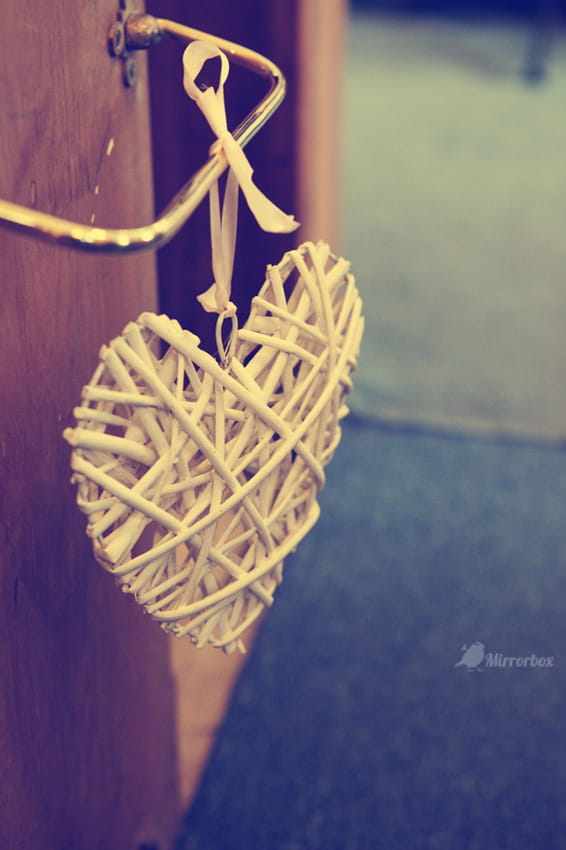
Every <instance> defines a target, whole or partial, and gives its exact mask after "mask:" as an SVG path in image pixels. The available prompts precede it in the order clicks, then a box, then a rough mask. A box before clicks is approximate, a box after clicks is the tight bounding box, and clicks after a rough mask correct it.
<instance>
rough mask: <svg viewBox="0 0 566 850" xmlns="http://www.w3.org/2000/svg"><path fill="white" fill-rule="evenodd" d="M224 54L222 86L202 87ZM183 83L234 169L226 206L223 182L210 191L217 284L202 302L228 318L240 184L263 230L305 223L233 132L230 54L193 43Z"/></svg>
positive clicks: (214, 148) (231, 308)
mask: <svg viewBox="0 0 566 850" xmlns="http://www.w3.org/2000/svg"><path fill="white" fill-rule="evenodd" d="M216 57H220V79H219V82H218V89H217V90H216V91H215V90H214V88H212V87H209V88H206V89H204V91H203V90H202V89H200V88H199V87H198V86H197V84H196V82H195V80H196V78H197V77H198V75H199V73H200V71H201V70H202V67H203V65H204V63H205V62H206V61H207V59H213V58H216ZM183 67H184V76H183V85H184V87H185V91H186V92H187V94H188V95H189V97H190V98H191V99H192V100H194V101H195V103H196V104H197V106H198V107H199V109H200V110H201V112H202V113H203V115H204V117H205V118H206V120H207V121H208V124H209V126H210V128H211V130H212V131H213V133H214V134H215V136H216V139H217V140H216V142H214V144H213V145H212V147H211V149H210V153H211V154H215V153H217V152H218V150H219V149H222V150H223V151H224V154H225V156H226V159H227V161H228V165H229V170H228V178H227V181H226V189H225V192H224V200H223V203H222V211H221V210H220V196H219V191H218V181H216V182H215V183H214V184H213V186H212V187H211V189H210V232H211V242H212V271H213V274H214V283H213V284H212V286H211V287H210V288H209V289H208V290H207V291H206V292H204V293H203V294H202V295H199V297H198V300H199V301H200V303H201V305H202V306H203V307H204V309H205V310H206V311H207V312H211V313H213V312H217V313H219V314H221V315H223V316H224V317H231V316H234V315H235V312H236V307H235V305H234V304H233V303H232V302H231V301H230V290H231V282H232V271H233V268H234V253H235V248H236V229H237V224H238V187H239V188H240V189H241V190H242V192H243V194H244V197H245V199H246V201H247V203H248V206H249V208H250V210H251V212H252V214H253V215H254V217H255V219H256V221H257V223H258V224H259V226H260V227H261V228H262V230H267V231H269V232H270V233H291V232H292V231H293V230H296V229H297V227H299V222H298V221H295V218H294V217H293V216H292V215H287V214H286V213H284V212H283V211H282V210H280V209H279V207H277V206H275V204H274V203H272V202H271V201H270V200H269V198H267V197H266V196H265V195H264V194H263V192H261V191H260V190H259V189H258V188H257V186H256V185H255V184H254V182H253V180H252V176H253V169H252V167H251V165H250V163H249V161H248V158H247V157H246V155H245V153H244V151H243V150H242V148H241V147H240V145H239V144H238V143H237V141H236V140H235V139H234V137H233V136H232V134H231V133H230V131H229V130H228V124H227V118H226V107H225V104H224V83H225V82H226V80H227V78H228V71H229V67H230V65H229V62H228V59H227V57H226V56H225V54H224V53H223V52H222V51H221V50H220V49H219V48H218V47H216V45H214V44H212V43H211V42H209V41H193V42H192V43H191V44H189V46H188V47H187V49H186V50H185V52H184V54H183Z"/></svg>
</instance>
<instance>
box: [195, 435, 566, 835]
mask: <svg viewBox="0 0 566 850" xmlns="http://www.w3.org/2000/svg"><path fill="white" fill-rule="evenodd" d="M565 504H566V454H564V453H560V452H558V451H556V450H550V449H545V448H540V447H533V446H528V445H519V444H505V443H497V442H489V441H482V440H467V439H460V438H452V439H451V438H440V437H435V436H432V435H426V434H418V433H413V434H401V433H396V432H394V431H389V432H387V431H383V430H379V429H377V428H375V427H371V426H370V427H367V426H363V425H356V423H355V422H347V424H346V425H345V429H344V436H343V440H342V444H341V446H340V450H339V451H338V452H337V455H336V458H335V459H334V461H333V462H332V464H331V465H330V467H329V471H328V483H327V486H326V488H325V490H324V491H323V493H322V494H321V505H322V516H321V519H320V521H319V523H318V525H317V526H316V527H315V529H314V530H313V531H312V532H311V534H310V535H309V536H308V537H307V538H306V539H305V540H304V541H303V542H302V544H301V545H300V547H299V549H298V550H297V553H296V554H295V555H294V556H293V558H292V559H290V560H289V562H288V564H287V566H286V572H285V577H284V582H283V585H282V586H281V588H280V589H279V593H278V597H277V600H276V603H275V605H274V607H273V609H272V611H271V612H270V614H269V616H268V618H267V619H266V621H265V623H264V625H263V626H262V629H261V631H260V634H259V637H258V640H257V643H256V646H255V648H254V651H253V653H252V655H251V658H250V661H249V662H248V665H247V666H246V668H245V670H244V673H243V675H242V677H241V679H240V681H239V683H238V686H237V688H236V692H235V695H234V699H233V703H232V706H231V709H230V711H229V713H228V716H227V719H226V722H225V725H224V728H223V729H222V731H221V733H220V735H219V738H218V741H217V745H216V748H215V751H214V753H213V756H212V758H211V760H210V762H209V765H208V768H207V770H206V773H205V777H204V780H203V782H202V785H201V788H200V791H199V793H198V795H197V798H196V800H195V803H194V805H193V807H192V809H191V811H190V813H189V814H188V817H187V822H186V825H185V832H184V835H183V837H182V839H181V840H180V841H179V850H255V849H256V848H257V850H370V848H371V850H376V849H377V848H387V850H412V848H415V850H456V849H457V848H458V849H459V848H462V850H463V848H465V850H506V848H509V850H511V848H513V850H527V848H528V850H531V848H533V850H534V849H535V848H536V850H539V848H545V850H553V849H554V848H557V849H558V848H563V847H564V835H566V799H565V798H564V793H563V789H564V787H565V786H566V757H565V756H564V748H563V735H564V723H563V717H564V697H565V693H566V690H565V684H566V654H565V652H564V650H565V647H566V623H565V620H564V598H565V594H566V571H565V570H564V567H565V566H566V532H565V530H564V505H565ZM475 641H480V642H482V643H483V644H484V645H485V652H486V653H490V654H491V657H492V658H494V657H495V655H496V653H501V654H502V656H507V657H515V658H516V657H520V658H523V657H527V658H531V657H532V656H535V657H536V659H537V662H538V659H539V658H543V659H547V658H551V659H552V660H553V666H550V667H547V666H545V667H541V666H538V663H537V666H536V667H531V666H529V667H524V666H523V667H517V666H513V667H510V666H507V667H505V668H502V667H494V666H491V667H489V666H488V664H487V658H488V656H487V655H486V657H485V659H484V661H482V663H481V664H480V665H479V667H477V668H476V669H473V670H471V671H468V670H467V669H466V667H465V666H460V667H456V666H455V665H456V663H457V662H458V661H459V660H460V658H461V656H462V651H463V647H464V646H470V644H472V643H473V642H475ZM529 663H531V662H529Z"/></svg>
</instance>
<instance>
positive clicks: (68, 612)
mask: <svg viewBox="0 0 566 850" xmlns="http://www.w3.org/2000/svg"><path fill="white" fill-rule="evenodd" d="M117 5H118V4H117V3H115V2H113V0H89V2H85V0H82V2H70V0H63V2H60V3H55V4H38V3H33V2H31V0H28V2H25V0H24V2H21V0H19V2H16V0H5V2H4V3H3V7H2V13H3V14H2V27H1V28H0V55H1V56H2V63H1V70H0V163H1V165H0V197H3V198H6V199H8V200H11V201H14V202H17V203H20V204H25V205H30V206H37V207H38V208H40V209H42V210H44V211H46V212H51V213H55V214H57V215H61V216H64V217H66V218H71V219H76V220H80V221H83V222H89V221H94V222H95V223H97V224H100V225H108V226H115V225H124V226H129V225H135V224H142V223H144V222H147V221H149V220H150V219H151V217H152V213H153V208H152V204H153V198H152V179H151V152H150V132H149V122H148V97H147V78H146V72H145V57H141V58H139V59H138V70H139V76H138V81H137V83H136V85H135V87H134V88H132V89H126V88H125V87H124V86H123V84H122V80H121V68H120V62H119V61H117V60H113V59H111V58H110V57H109V55H108V52H107V47H106V33H107V29H108V27H109V25H110V23H111V22H112V21H113V20H114V18H115V16H116V11H117ZM0 283H1V292H2V298H1V308H0V317H1V318H0V322H1V332H0V395H1V404H0V458H1V461H0V462H1V470H2V487H1V489H0V502H1V509H0V823H1V827H0V830H1V839H0V843H1V844H2V847H3V848H7V850H16V848H18V850H19V848H23V847H28V848H34V850H54V848H57V850H64V848H69V850H71V848H73V850H74V848H79V847H80V848H81V850H87V848H92V850H95V848H96V850H100V848H102V847H113V848H114V847H115V848H118V847H119V848H138V847H142V846H146V847H147V846H150V845H151V846H155V847H165V846H167V843H168V841H169V836H170V832H171V827H172V824H173V819H174V816H175V814H176V804H177V799H176V778H175V742H174V708H173V695H172V683H171V677H170V673H169V667H168V655H167V642H166V639H165V636H164V635H162V634H161V632H160V630H159V629H157V628H156V627H155V624H153V623H152V622H151V621H150V620H149V619H148V618H147V617H145V616H144V615H143V614H142V613H141V611H140V610H139V609H138V607H137V606H136V604H135V603H134V601H133V600H132V599H130V598H127V597H125V596H122V595H121V594H120V593H119V592H117V590H116V588H115V587H114V583H113V581H112V579H111V578H110V577H109V576H107V575H106V574H105V573H104V572H103V571H102V570H101V569H100V567H99V566H98V565H96V564H95V562H94V560H93V558H92V554H91V550H90V544H89V542H88V541H87V539H86V536H85V533H84V528H85V520H84V518H83V517H82V516H81V515H80V513H79V512H78V510H77V508H76V506H75V504H74V489H73V488H72V487H71V485H70V483H69V477H70V471H69V449H68V447H67V446H66V445H65V443H64V442H63V440H62V438H61V431H62V429H63V427H64V426H66V425H68V424H70V423H71V411H72V408H73V406H74V405H75V404H77V403H79V401H80V390H81V387H82V385H83V383H86V381H87V380H88V379H89V377H90V375H91V373H92V371H93V370H94V367H95V365H96V359H97V351H98V348H99V347H100V345H101V344H102V343H103V342H105V341H107V340H108V339H110V338H111V337H112V336H114V335H115V334H116V333H117V332H119V331H120V330H121V328H122V326H123V325H124V324H125V323H126V322H127V321H128V320H130V319H132V318H135V317H136V316H137V315H138V313H139V312H140V311H141V310H144V309H152V308H154V307H155V305H156V275H155V258H154V256H152V255H138V256H133V257H130V258H124V259H118V258H115V257H110V258H102V257H98V256H94V255H84V254H79V253H75V252H71V251H70V250H67V249H62V248H59V247H54V246H49V245H45V244H41V243H39V242H35V241H33V240H31V239H28V238H24V237H22V236H19V235H14V234H12V233H9V232H8V231H4V232H2V231H0ZM151 842H153V845H152V844H151Z"/></svg>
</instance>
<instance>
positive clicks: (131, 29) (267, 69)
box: [0, 14, 285, 254]
mask: <svg viewBox="0 0 566 850" xmlns="http://www.w3.org/2000/svg"><path fill="white" fill-rule="evenodd" d="M124 33H125V44H126V46H127V48H128V49H131V50H138V49H143V48H147V47H150V46H151V45H152V44H155V43H156V42H157V41H159V40H160V39H161V38H162V37H164V36H166V35H170V36H174V37H176V38H179V39H181V40H183V41H186V42H191V41H196V40H198V39H206V40H207V41H211V42H213V43H214V44H215V45H216V46H217V47H219V48H220V49H221V50H222V51H223V52H224V53H226V55H227V56H228V57H229V58H230V59H231V60H232V61H233V62H235V63H236V64H238V65H242V66H244V67H246V68H248V69H249V70H251V71H253V72H255V73H256V74H259V75H261V76H264V77H266V78H267V79H268V80H269V82H270V88H269V91H268V93H267V94H266V95H265V96H264V97H263V99H262V100H261V101H260V102H259V103H258V105H257V106H256V107H255V108H254V109H252V111H251V112H250V113H249V114H248V115H247V116H246V117H245V118H244V120H243V121H242V122H241V123H240V124H239V125H238V127H237V128H236V129H235V130H234V131H233V133H232V135H233V137H234V139H235V140H236V141H237V142H238V144H239V145H240V146H241V147H242V148H243V147H244V146H245V145H246V144H247V143H248V142H249V141H250V139H252V138H253V136H255V134H256V133H257V132H258V130H260V129H261V127H263V125H264V124H265V123H266V121H267V120H268V119H269V118H270V117H271V115H272V114H273V113H274V112H275V110H276V109H277V107H278V106H279V105H280V103H281V101H282V100H283V98H284V97H285V78H284V76H283V74H282V73H281V71H280V70H279V68H278V67H277V65H275V64H274V63H273V62H271V61H270V60H269V59H266V57H265V56H262V55H261V54H259V53H256V52H255V51H253V50H249V49H248V48H246V47H242V46H241V45H238V44H234V43H232V42H230V41H226V40H225V39H223V38H218V37H216V36H213V35H209V34H208V33H204V32H201V31H200V30H196V29H193V28H192V27H187V26H184V25H182V24H177V23H175V22H174V21H169V20H166V19H164V18H154V17H153V16H151V15H145V14H134V15H131V16H130V17H129V18H127V19H126V20H125V21H124ZM227 167H228V163H227V161H226V157H225V155H224V153H223V151H222V149H220V150H218V152H217V153H214V154H213V155H211V156H210V157H209V159H208V161H207V162H206V163H205V164H204V165H203V166H202V167H201V168H200V169H199V170H198V171H197V172H196V174H194V175H193V176H192V177H191V178H190V179H189V180H188V181H187V182H186V183H185V184H184V186H182V187H181V189H179V191H178V192H177V194H176V195H175V196H174V198H173V199H172V200H171V201H170V202H169V203H168V204H167V206H166V207H165V209H164V210H163V212H162V213H161V214H160V215H159V217H158V218H156V219H155V221H153V222H151V224H147V225H144V226H141V227H128V228H105V227H95V226H94V225H92V224H80V223H78V222H74V221H68V220H66V219H63V218H58V217H57V216H54V215H50V214H49V213H44V212H40V211H38V210H35V209H31V208H29V207H23V206H20V205H19V204H13V203H11V202H10V201H4V200H1V199H0V225H1V226H3V227H7V228H9V229H11V230H16V231H19V232H20V233H25V234H27V235H28V236H34V237H36V238H37V239H41V240H43V241H47V242H54V243H56V244H58V245H65V246H69V247H71V248H78V249H80V250H83V251H93V252H101V253H121V254H125V253H129V252H132V251H142V250H147V249H150V248H159V247H161V246H162V245H165V244H166V243H167V242H169V240H170V239H171V238H172V237H173V236H174V235H175V234H176V233H177V231H178V230H179V229H180V228H181V227H182V226H183V224H184V223H185V222H186V221H187V219H188V218H189V216H190V215H191V214H192V213H193V212H194V210H195V209H196V208H197V207H198V205H199V204H200V202H201V201H202V200H203V198H204V197H205V195H206V194H207V192H208V190H209V189H210V187H211V185H212V184H213V183H214V181H215V180H218V178H219V177H220V175H221V174H222V173H223V172H224V171H225V170H226V168H227Z"/></svg>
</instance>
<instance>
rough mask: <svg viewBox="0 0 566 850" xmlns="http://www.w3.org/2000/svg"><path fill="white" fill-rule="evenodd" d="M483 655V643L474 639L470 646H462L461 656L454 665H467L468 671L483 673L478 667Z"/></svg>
mask: <svg viewBox="0 0 566 850" xmlns="http://www.w3.org/2000/svg"><path fill="white" fill-rule="evenodd" d="M484 656H485V644H483V643H480V642H479V640H475V641H474V642H473V643H472V644H470V646H466V644H464V646H463V647H462V657H461V658H460V660H459V661H458V662H457V663H456V664H455V665H454V667H467V668H468V673H483V670H482V669H481V667H480V664H481V663H482V661H483V659H484Z"/></svg>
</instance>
